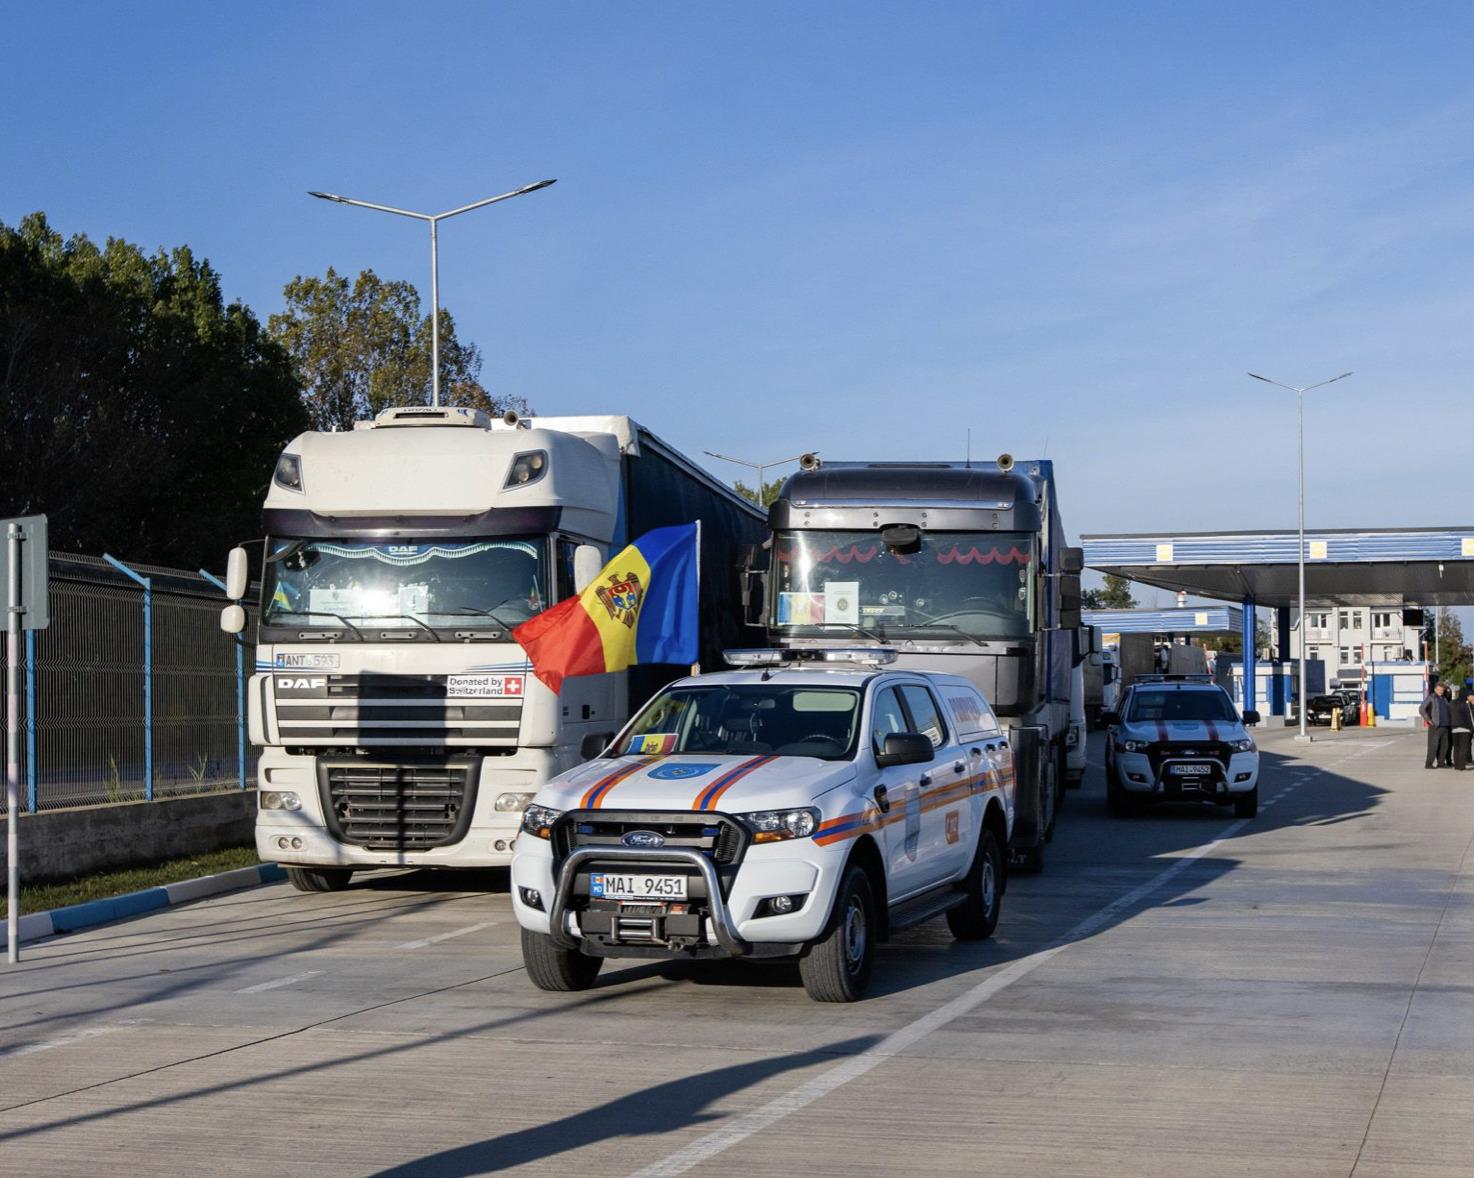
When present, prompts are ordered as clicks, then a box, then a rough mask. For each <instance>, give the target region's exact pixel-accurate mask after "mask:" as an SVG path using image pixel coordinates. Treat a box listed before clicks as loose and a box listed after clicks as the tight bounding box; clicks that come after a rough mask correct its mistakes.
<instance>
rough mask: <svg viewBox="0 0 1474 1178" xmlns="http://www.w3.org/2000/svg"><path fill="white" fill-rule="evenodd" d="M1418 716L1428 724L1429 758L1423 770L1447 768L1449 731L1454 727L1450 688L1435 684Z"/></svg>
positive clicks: (1419, 709) (1425, 761) (1424, 763)
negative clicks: (1449, 695) (1449, 696)
mask: <svg viewBox="0 0 1474 1178" xmlns="http://www.w3.org/2000/svg"><path fill="white" fill-rule="evenodd" d="M1418 715H1420V716H1422V717H1423V719H1424V720H1425V721H1426V722H1427V724H1428V756H1427V758H1426V759H1425V760H1424V762H1423V768H1424V769H1443V768H1446V767H1447V766H1448V746H1449V730H1450V729H1451V728H1452V727H1453V706H1452V704H1451V703H1450V701H1449V698H1448V688H1447V687H1445V686H1444V685H1443V684H1442V683H1435V684H1434V685H1433V693H1432V694H1431V695H1429V696H1428V698H1427V699H1425V700H1424V701H1423V704H1422V706H1421V707H1420V708H1418Z"/></svg>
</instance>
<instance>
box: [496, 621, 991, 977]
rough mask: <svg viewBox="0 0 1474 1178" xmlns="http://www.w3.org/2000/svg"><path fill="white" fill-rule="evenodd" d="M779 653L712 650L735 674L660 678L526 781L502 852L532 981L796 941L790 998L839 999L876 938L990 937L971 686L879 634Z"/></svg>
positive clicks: (976, 700) (982, 780)
mask: <svg viewBox="0 0 1474 1178" xmlns="http://www.w3.org/2000/svg"><path fill="white" fill-rule="evenodd" d="M796 656H797V652H780V651H745V652H730V653H729V655H728V659H729V661H730V662H732V663H734V665H739V666H746V667H748V668H749V669H745V670H737V671H728V672H722V673H719V674H713V675H703V676H700V677H692V678H688V679H682V680H679V681H677V682H675V683H672V684H671V685H669V686H668V687H666V688H664V689H663V690H662V691H661V692H660V693H659V694H657V695H656V696H655V697H654V698H653V699H651V701H650V702H649V703H648V704H647V705H646V706H645V708H644V709H643V710H641V712H640V713H639V714H638V715H637V716H636V717H635V718H634V719H633V720H632V721H630V723H629V724H628V725H627V726H626V728H625V729H624V731H622V732H621V733H620V734H619V736H618V737H616V738H615V740H614V742H613V744H611V745H610V747H609V748H608V749H607V750H606V752H605V753H604V755H603V756H601V757H598V758H596V759H594V760H592V761H590V762H588V763H586V764H584V765H581V766H579V767H578V768H576V769H572V770H570V771H568V772H566V773H563V774H562V775H560V776H558V777H556V778H554V779H553V780H552V781H550V782H549V783H547V784H546V785H545V786H543V788H542V789H541V790H539V791H538V793H537V796H536V797H535V798H534V799H533V802H532V804H531V805H530V806H529V807H528V809H527V811H526V814H525V815H524V819H523V824H522V832H521V834H520V835H519V836H518V839H517V845H516V853H515V855H514V857H513V860H512V904H513V908H514V910H515V912H516V915H517V921H518V923H519V924H520V925H521V927H522V953H523V960H524V963H525V965H526V968H527V973H528V975H529V977H530V978H531V980H532V981H533V983H534V984H535V985H537V986H539V987H541V988H542V989H545V990H577V989H583V988H585V987H587V986H589V985H591V984H592V983H593V981H594V978H595V976H596V975H597V974H598V972H599V968H600V966H601V965H602V963H603V959H604V958H606V957H658V958H673V957H687V958H710V957H747V958H762V957H796V958H798V962H799V969H800V973H801V975H802V978H803V982H804V986H805V988H806V989H807V991H808V993H809V995H810V997H812V998H814V999H816V1000H818V1001H823V1002H852V1001H854V1000H856V999H858V998H859V997H861V995H862V994H863V993H864V991H865V988H866V985H867V984H868V981H869V978H870V972H871V966H872V962H873V960H874V952H875V945H876V942H877V941H879V940H881V939H884V938H885V937H886V936H887V935H888V934H889V933H892V932H894V931H896V930H898V929H900V928H904V927H907V926H910V925H914V924H918V923H920V922H921V921H923V920H928V919H931V918H933V917H937V916H941V915H943V914H945V915H946V917H947V922H948V924H949V926H950V927H951V930H952V933H953V935H955V936H957V937H958V938H961V939H964V940H978V939H982V938H984V937H988V936H990V935H991V934H992V932H993V929H994V927H995V926H996V924H997V922H998V914H999V907H1000V903H1001V899H1002V894H1003V890H1004V886H1005V883H1006V878H1005V862H1006V855H1005V850H1004V849H1005V848H1006V847H1007V846H1008V838H1009V834H1010V832H1011V829H1012V824H1013V816H1014V775H1013V754H1012V752H1011V750H1010V746H1009V742H1008V735H1007V733H1006V731H1005V730H1004V729H1003V728H1002V727H1001V726H1000V725H999V723H998V720H997V718H996V717H995V716H994V714H993V711H992V709H991V708H990V707H989V706H988V703H987V701H986V700H985V699H984V698H983V696H982V694H981V693H980V692H979V691H978V689H977V688H976V687H974V686H973V684H972V683H971V682H969V681H968V680H967V679H964V678H961V677H960V676H956V675H946V674H939V673H935V672H919V671H900V670H889V669H887V663H888V662H889V660H890V659H891V658H893V656H892V655H891V653H890V652H889V651H884V650H882V651H876V650H865V651H848V650H838V651H837V650H828V651H824V652H804V653H803V655H802V656H798V657H796ZM765 664H766V665H765ZM759 668H761V669H759Z"/></svg>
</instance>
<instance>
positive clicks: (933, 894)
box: [887, 884, 967, 933]
mask: <svg viewBox="0 0 1474 1178" xmlns="http://www.w3.org/2000/svg"><path fill="white" fill-rule="evenodd" d="M966 899H967V893H966V892H961V891H958V890H957V889H956V888H955V887H953V886H952V885H951V884H947V885H945V886H944V887H940V888H934V889H932V890H931V891H929V892H923V893H922V894H921V895H919V896H913V897H912V898H911V899H909V900H905V901H902V902H901V903H900V904H897V905H896V906H895V907H894V908H892V909H891V910H890V913H889V914H888V916H887V922H888V923H889V925H890V931H891V932H893V933H896V932H900V931H901V930H902V929H906V928H912V927H914V926H916V925H918V924H924V923H926V922H927V921H928V920H934V919H936V918H937V917H938V916H942V915H944V914H945V913H948V912H951V911H952V909H954V908H956V907H957V906H958V905H960V904H962V903H963V902H964V901H966Z"/></svg>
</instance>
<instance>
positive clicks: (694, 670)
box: [691, 519, 701, 675]
mask: <svg viewBox="0 0 1474 1178" xmlns="http://www.w3.org/2000/svg"><path fill="white" fill-rule="evenodd" d="M696 633H697V635H698V639H699V636H700V634H701V521H700V520H699V519H698V520H697V521H696ZM696 654H697V657H698V658H699V657H700V655H701V647H700V646H699V645H698V646H697V648H696ZM691 674H693V675H699V674H701V664H700V663H699V662H695V663H692V664H691Z"/></svg>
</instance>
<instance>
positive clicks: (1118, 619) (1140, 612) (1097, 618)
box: [1080, 605, 1244, 635]
mask: <svg viewBox="0 0 1474 1178" xmlns="http://www.w3.org/2000/svg"><path fill="white" fill-rule="evenodd" d="M1080 616H1081V620H1082V621H1083V622H1084V623H1085V624H1086V625H1087V626H1094V627H1095V628H1096V629H1097V630H1099V631H1100V632H1101V633H1102V634H1201V635H1208V634H1213V635H1222V634H1238V633H1240V632H1241V631H1242V630H1243V628H1244V611H1243V610H1241V609H1240V608H1239V607H1238V606H1236V605H1208V606H1195V605H1185V606H1178V607H1174V608H1172V609H1087V610H1083V611H1081V615H1080Z"/></svg>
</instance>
